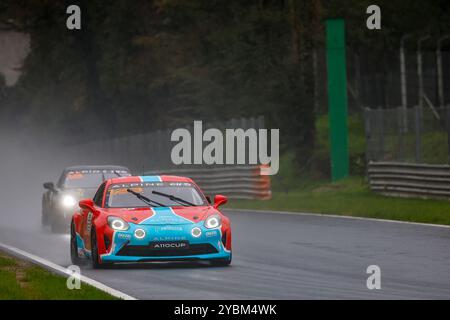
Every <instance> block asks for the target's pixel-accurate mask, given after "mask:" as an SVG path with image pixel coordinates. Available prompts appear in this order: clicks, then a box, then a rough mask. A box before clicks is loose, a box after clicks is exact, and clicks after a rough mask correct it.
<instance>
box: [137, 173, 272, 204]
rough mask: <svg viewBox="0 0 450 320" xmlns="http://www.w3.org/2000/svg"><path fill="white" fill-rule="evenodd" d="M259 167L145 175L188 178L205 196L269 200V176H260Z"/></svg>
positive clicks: (270, 193) (270, 194)
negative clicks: (218, 195) (219, 195)
mask: <svg viewBox="0 0 450 320" xmlns="http://www.w3.org/2000/svg"><path fill="white" fill-rule="evenodd" d="M260 169H261V166H230V167H212V168H205V167H201V168H189V169H167V170H151V171H146V172H145V174H147V175H175V176H184V177H189V178H191V179H192V180H194V181H195V183H197V184H198V185H199V187H200V188H202V190H203V191H204V192H205V193H206V194H207V195H216V194H223V195H225V196H227V197H229V198H233V199H270V198H271V196H272V192H271V189H270V176H262V175H260Z"/></svg>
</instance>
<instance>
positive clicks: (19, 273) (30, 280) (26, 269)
mask: <svg viewBox="0 0 450 320" xmlns="http://www.w3.org/2000/svg"><path fill="white" fill-rule="evenodd" d="M110 299H115V298H114V297H112V296H110V295H109V294H107V293H104V292H103V291H100V290H98V289H96V288H94V287H91V286H89V285H87V284H83V283H82V284H81V288H80V289H79V290H76V289H74V290H69V289H68V288H67V286H66V278H64V277H61V276H59V275H55V274H53V273H50V272H48V271H47V270H45V269H43V268H41V267H38V266H35V265H33V264H30V263H29V262H25V261H23V260H20V259H17V258H13V257H11V256H8V255H6V254H4V253H0V300H110Z"/></svg>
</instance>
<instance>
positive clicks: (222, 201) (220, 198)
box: [214, 194, 228, 209]
mask: <svg viewBox="0 0 450 320" xmlns="http://www.w3.org/2000/svg"><path fill="white" fill-rule="evenodd" d="M227 202H228V198H227V197H225V196H223V195H221V194H217V195H216V196H215V197H214V208H216V209H217V208H218V207H219V206H221V205H223V204H225V203H227Z"/></svg>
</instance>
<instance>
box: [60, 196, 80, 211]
mask: <svg viewBox="0 0 450 320" xmlns="http://www.w3.org/2000/svg"><path fill="white" fill-rule="evenodd" d="M61 203H62V205H63V207H64V208H72V207H75V205H76V204H77V201H76V200H75V198H74V197H73V196H71V195H68V194H66V195H64V196H63V197H62V199H61Z"/></svg>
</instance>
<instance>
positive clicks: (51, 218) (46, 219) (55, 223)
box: [41, 166, 131, 232]
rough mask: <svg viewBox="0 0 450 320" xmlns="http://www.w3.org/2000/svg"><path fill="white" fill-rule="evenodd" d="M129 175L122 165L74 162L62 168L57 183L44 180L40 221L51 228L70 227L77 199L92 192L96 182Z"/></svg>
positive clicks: (59, 229) (94, 189)
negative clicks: (87, 164)
mask: <svg viewBox="0 0 450 320" xmlns="http://www.w3.org/2000/svg"><path fill="white" fill-rule="evenodd" d="M124 176H131V173H130V170H129V169H128V168H125V167H121V166H76V167H68V168H66V169H64V170H63V172H62V174H61V176H60V178H59V180H58V183H57V184H56V186H55V185H54V183H53V182H46V183H44V188H45V189H47V191H46V192H45V193H44V194H43V196H42V219H41V221H42V225H43V226H47V225H50V226H51V229H52V231H53V232H61V231H65V230H68V229H69V225H70V221H71V219H72V215H73V213H74V212H75V210H77V208H78V201H79V200H81V199H85V198H91V197H93V196H94V194H95V192H96V191H97V189H98V186H99V185H100V184H101V183H102V182H103V181H105V180H107V179H109V178H112V177H124Z"/></svg>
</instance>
